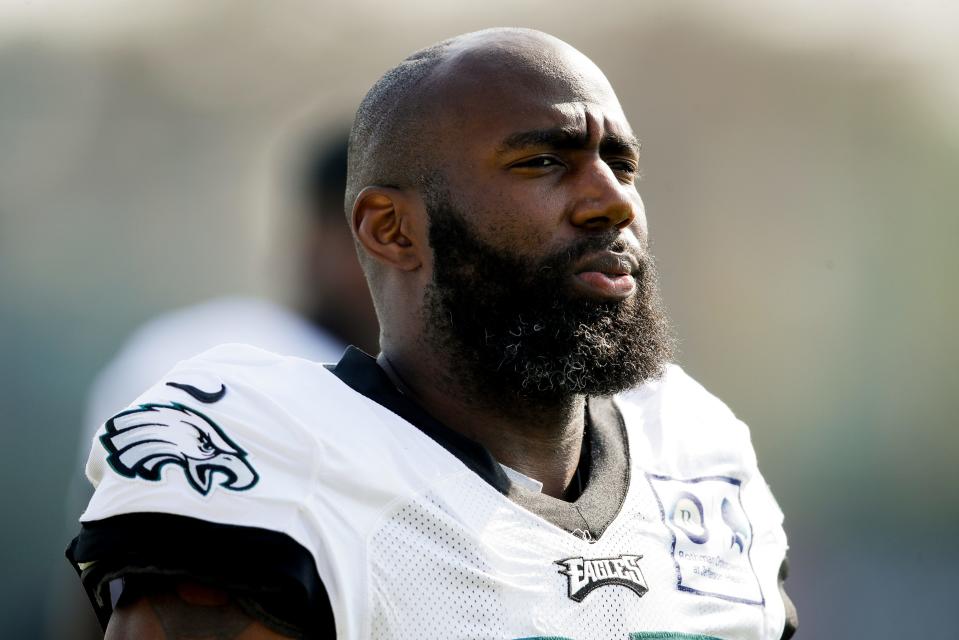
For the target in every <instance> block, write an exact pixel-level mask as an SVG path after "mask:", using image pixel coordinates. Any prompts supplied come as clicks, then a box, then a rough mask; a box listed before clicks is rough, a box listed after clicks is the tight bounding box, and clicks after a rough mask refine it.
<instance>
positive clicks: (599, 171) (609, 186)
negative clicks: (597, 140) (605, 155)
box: [570, 157, 645, 231]
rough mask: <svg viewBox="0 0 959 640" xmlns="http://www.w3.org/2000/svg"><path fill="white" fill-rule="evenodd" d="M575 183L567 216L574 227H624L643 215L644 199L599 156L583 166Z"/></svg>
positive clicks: (601, 228) (600, 229) (593, 229)
mask: <svg viewBox="0 0 959 640" xmlns="http://www.w3.org/2000/svg"><path fill="white" fill-rule="evenodd" d="M580 173H581V175H580V176H578V179H577V181H576V184H575V188H576V194H577V196H578V197H577V198H576V200H575V205H574V208H573V211H572V214H571V216H570V222H572V224H573V225H574V226H576V227H580V228H582V229H585V230H588V231H605V230H607V229H613V228H616V229H625V228H626V227H628V226H630V225H631V224H633V223H634V222H635V221H636V220H637V218H640V221H641V222H642V220H643V219H644V218H645V216H644V212H643V201H642V200H641V199H640V197H639V193H637V191H636V188H635V187H634V186H633V185H632V184H624V183H622V182H620V181H619V179H618V178H617V177H616V174H615V173H614V172H613V170H612V169H611V168H610V166H609V165H608V164H606V162H605V161H604V160H603V159H602V158H598V157H597V158H595V160H594V161H592V162H590V163H589V164H588V165H587V166H584V167H583V168H582V169H581V171H580Z"/></svg>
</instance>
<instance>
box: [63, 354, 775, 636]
mask: <svg viewBox="0 0 959 640" xmlns="http://www.w3.org/2000/svg"><path fill="white" fill-rule="evenodd" d="M170 380H175V381H176V382H178V383H183V384H189V385H194V386H196V387H198V388H201V389H204V390H214V389H216V388H218V387H219V385H220V384H223V385H225V386H226V388H227V392H226V396H225V397H224V399H223V400H221V401H219V402H216V403H213V404H207V405H201V404H200V403H198V402H196V401H195V400H193V399H192V398H191V397H190V396H189V395H187V394H186V393H184V392H182V391H180V390H178V389H175V388H172V387H170V386H167V385H166V384H165V382H167V381H170ZM141 403H155V404H160V405H164V406H169V405H171V404H172V403H179V404H182V405H186V406H188V407H190V408H191V409H196V410H199V411H202V413H203V414H204V415H205V416H207V417H208V418H209V419H210V420H211V421H212V422H213V423H215V424H216V425H217V426H218V427H219V428H220V429H222V432H223V434H225V436H227V437H228V438H229V439H231V440H232V442H233V443H235V444H236V445H238V446H239V447H240V448H242V449H243V450H244V451H245V453H246V456H247V457H246V461H247V462H248V463H249V465H251V466H252V468H253V469H255V470H256V473H257V474H258V476H259V480H258V482H257V483H256V484H255V486H252V487H249V488H244V489H243V490H231V489H230V488H228V487H225V486H214V487H213V489H212V490H211V491H210V492H209V493H208V494H206V495H202V494H201V493H200V492H199V491H197V490H195V489H194V488H192V487H191V486H190V484H189V483H188V479H187V475H186V473H184V470H183V468H182V467H178V466H176V465H173V464H170V465H167V466H166V467H165V468H164V470H163V473H162V477H161V478H160V479H159V480H158V481H150V480H145V479H142V478H139V477H138V478H132V479H130V478H126V477H123V476H121V475H119V474H118V473H116V472H115V470H114V469H112V468H111V467H110V466H109V464H108V463H107V461H106V458H107V453H108V452H107V450H106V449H105V448H104V447H103V446H102V445H101V444H100V443H99V441H95V444H94V448H93V450H92V452H91V454H90V458H89V460H88V464H87V473H88V476H89V478H90V480H91V481H92V482H93V484H94V485H95V486H97V490H96V492H95V494H94V497H93V499H92V500H91V502H90V505H89V507H88V508H87V510H86V512H85V513H84V514H83V516H82V518H81V519H82V520H83V521H94V520H101V519H104V518H107V517H110V516H113V515H118V514H124V513H134V512H161V513H170V514H180V515H185V516H192V517H196V518H202V519H205V520H208V521H212V522H218V523H229V524H237V525H244V526H253V527H261V528H266V529H270V530H275V531H279V532H282V533H285V534H287V535H289V536H290V537H292V538H293V539H294V540H296V541H297V542H299V543H300V544H302V545H303V546H304V547H305V548H307V549H308V550H309V551H310V552H311V553H312V555H313V558H314V560H315V562H316V566H317V570H318V572H319V574H320V577H321V578H322V579H323V582H324V584H325V586H326V588H327V590H328V592H329V595H330V600H331V605H332V607H333V611H334V615H335V617H336V626H337V637H338V638H342V639H361V638H377V639H383V638H409V639H414V638H415V639H417V640H419V639H425V638H436V639H441V638H442V639H443V640H448V639H450V638H464V639H465V638H474V639H475V638H513V639H515V638H538V637H563V638H570V639H572V640H590V639H597V640H600V639H602V640H610V639H622V640H627V639H628V638H630V637H633V638H644V637H645V638H652V637H655V638H660V639H666V638H676V639H682V638H687V639H692V638H696V639H700V638H703V637H710V638H720V639H722V640H777V639H778V638H779V637H780V635H781V633H782V629H783V624H784V617H785V616H784V607H783V602H782V599H781V597H780V595H779V591H778V588H777V573H778V569H779V565H780V563H781V561H782V559H783V557H784V555H785V551H786V540H785V534H784V533H783V530H782V526H781V523H782V513H781V512H780V510H779V508H778V506H777V505H776V503H775V501H774V500H773V498H772V496H771V494H770V493H769V490H768V488H767V486H766V484H765V482H764V480H763V478H762V476H761V475H760V473H759V470H758V468H757V466H756V460H755V455H754V454H753V450H752V446H751V444H750V440H749V433H748V430H747V428H746V427H745V425H743V424H742V423H741V422H739V421H738V420H736V418H735V417H734V416H733V415H732V413H731V412H730V411H729V410H728V409H727V408H726V407H725V405H723V404H722V403H721V402H720V401H719V400H717V399H716V398H714V397H713V396H711V395H710V394H708V393H707V392H706V391H705V390H703V389H702V387H700V386H699V385H698V384H697V383H695V382H694V381H693V380H691V379H690V378H689V377H688V376H687V375H686V374H685V373H684V372H683V371H682V370H681V369H680V368H678V367H675V366H673V367H670V369H669V371H668V373H667V374H666V375H665V376H664V378H663V379H662V380H660V381H658V382H656V383H652V384H648V385H645V386H643V387H641V388H639V389H637V390H635V391H633V392H630V393H627V394H625V395H623V396H621V397H619V398H618V399H617V403H618V405H619V407H620V410H621V411H622V414H623V417H624V420H625V422H626V425H627V433H628V442H629V452H630V458H631V460H630V482H629V489H628V492H627V495H626V498H625V503H624V504H623V507H622V509H621V510H620V512H619V513H618V515H617V516H616V518H615V519H614V520H613V522H612V523H611V524H610V525H609V527H608V528H607V529H606V531H605V532H604V534H603V535H602V537H601V538H600V539H599V540H598V541H594V542H592V543H590V542H587V541H586V540H583V539H581V538H579V537H577V536H574V535H572V534H570V533H568V532H566V531H563V530H561V529H559V528H557V527H556V526H554V525H552V524H550V523H549V522H547V521H545V520H543V519H542V518H540V517H538V516H536V515H534V514H533V513H531V512H529V511H527V510H525V509H523V508H522V507H520V506H518V505H516V504H515V503H513V502H512V501H510V500H509V499H508V498H506V497H505V496H503V495H501V494H500V493H499V492H497V491H496V490H495V489H494V488H493V487H491V486H490V485H488V484H487V483H486V482H484V481H483V480H482V479H481V478H480V477H479V476H477V475H476V474H475V473H473V472H472V471H470V470H469V469H468V468H467V467H466V466H465V465H464V464H463V463H461V462H460V461H459V460H458V459H456V458H455V457H454V456H452V455H451V454H450V453H448V452H447V451H446V450H445V449H443V448H442V447H440V446H439V445H438V444H437V443H435V442H434V441H432V440H431V439H430V438H428V437H427V436H426V435H424V434H423V433H422V432H421V431H419V430H418V429H417V428H416V427H414V426H412V425H410V424H409V423H407V422H405V421H404V420H402V419H401V418H399V417H398V416H396V415H395V414H393V413H392V412H390V411H388V410H387V409H385V408H383V407H381V406H380V405H378V404H376V403H374V402H372V401H370V400H369V399H367V398H366V397H364V396H362V395H360V394H358V393H357V392H355V391H353V390H352V389H351V388H350V387H348V386H347V385H345V384H344V383H343V382H341V381H340V380H339V379H337V378H336V377H335V376H334V375H333V374H332V373H330V372H329V371H327V370H326V369H324V368H323V367H322V366H320V365H318V364H316V363H313V362H309V361H307V360H303V359H298V358H290V357H280V356H276V355H273V354H270V353H267V352H264V351H261V350H258V349H254V348H252V347H246V346H241V345H225V346H221V347H217V348H215V349H213V350H211V351H208V352H207V353H205V354H203V355H201V356H198V357H195V358H193V359H191V360H188V361H186V362H182V363H180V364H179V365H177V367H175V368H174V369H173V371H171V372H170V373H169V374H167V376H165V377H164V378H163V379H162V380H161V382H160V383H159V384H158V385H156V386H155V387H153V388H152V389H150V390H149V391H147V392H146V393H145V394H143V395H142V396H141V397H140V398H139V399H138V400H137V402H136V403H135V404H134V405H133V406H134V408H136V406H137V405H139V404H141ZM100 433H101V435H102V434H104V433H105V431H104V430H103V429H101V432H100ZM221 480H222V481H226V480H228V478H227V477H226V476H222V475H220V476H217V478H216V479H215V482H218V481H221ZM680 498H681V499H680ZM697 500H698V501H700V502H701V503H702V505H703V506H702V513H701V514H699V511H697V508H692V507H690V508H686V507H688V505H690V504H693V505H694V504H695V502H696V501H697ZM724 500H725V502H723V501H724ZM684 501H685V502H684ZM724 522H725V523H727V524H722V523H724ZM704 528H705V529H706V530H709V532H710V536H709V538H708V540H706V542H704V543H702V544H701V545H700V546H699V547H690V546H689V545H690V544H696V543H694V542H691V538H689V536H690V535H692V536H693V538H696V539H700V538H698V537H697V536H700V535H705V533H704V532H703V529H704ZM203 543H204V542H202V541H198V544H203ZM212 543H214V544H215V541H213V542H212ZM690 548H696V549H700V551H701V553H698V554H691V553H689V552H687V551H685V550H687V549H690ZM679 551H683V555H682V557H679V556H678V555H677V553H678V552H679ZM637 556H641V558H639V559H638V560H635V557H637ZM623 557H627V559H625V560H624V559H622V558H623ZM579 558H581V559H583V561H584V563H585V564H588V565H589V566H590V567H594V566H595V567H600V568H599V569H596V571H607V569H606V568H605V567H611V566H612V564H610V563H611V562H612V563H613V564H616V563H618V564H617V566H619V567H625V566H626V565H627V564H629V563H633V564H632V565H630V566H638V568H639V571H634V570H631V569H628V570H624V571H627V573H626V574H623V575H625V576H626V578H623V579H622V580H620V582H619V583H617V582H615V581H613V582H610V581H608V580H607V581H605V582H603V583H602V586H598V587H597V588H595V589H594V590H592V591H591V592H589V593H588V594H586V595H585V596H584V597H583V598H582V599H581V601H576V600H574V599H573V598H571V597H570V595H571V594H570V591H572V590H578V586H577V587H576V588H575V589H574V587H573V585H580V586H581V585H582V584H585V583H586V582H584V580H586V578H584V577H583V576H582V575H578V576H577V577H576V579H575V580H574V577H573V576H567V575H565V574H564V573H563V572H564V570H567V569H564V566H567V565H562V566H561V565H558V564H557V563H559V562H561V561H568V562H569V563H570V564H569V565H568V566H579V565H577V564H576V563H577V562H578V560H577V559H579ZM630 558H632V559H630ZM590 560H593V561H599V562H593V563H589V562H588V561H590ZM581 564H582V563H581ZM590 570H591V571H592V569H590ZM608 570H609V571H614V572H615V571H618V570H619V569H615V568H613V569H608ZM567 572H573V570H571V569H569V570H567ZM640 573H641V575H640ZM711 574H712V575H711ZM590 575H592V574H590ZM600 577H606V578H609V577H614V576H611V575H606V574H600ZM627 578H628V579H627ZM626 583H629V584H630V585H631V586H629V587H627V586H625V584H626ZM641 583H644V584H645V585H646V587H648V592H646V593H645V594H643V595H642V596H640V595H639V594H638V593H637V591H641V590H642V589H641V588H640V587H639V586H638V585H639V584H641ZM757 594H758V595H759V597H758V598H754V597H753V596H756V595H757ZM753 601H755V603H754V602H753ZM652 632H656V633H659V634H667V635H646V636H644V635H642V633H652ZM630 634H635V635H633V636H630ZM668 634H673V635H668ZM683 634H688V635H683Z"/></svg>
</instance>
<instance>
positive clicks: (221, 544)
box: [67, 513, 336, 638]
mask: <svg viewBox="0 0 959 640" xmlns="http://www.w3.org/2000/svg"><path fill="white" fill-rule="evenodd" d="M67 558H68V559H69V560H70V563H71V564H72V565H73V567H74V568H75V569H76V571H77V573H78V574H79V575H80V580H81V582H82V583H83V587H84V589H85V590H86V592H87V595H88V596H89V597H90V601H91V603H92V604H93V608H94V610H95V611H96V614H97V618H98V619H99V621H100V624H101V625H102V626H103V627H104V628H106V625H107V622H109V620H110V614H111V613H112V611H113V602H114V601H115V598H116V594H114V596H113V597H111V593H110V591H111V583H114V581H115V580H117V579H122V580H124V581H126V580H133V581H134V582H137V581H139V582H140V583H141V584H142V583H143V582H144V580H145V579H147V578H150V577H153V578H158V579H169V578H188V579H190V580H196V581H198V582H204V583H207V584H211V585H215V586H217V587H220V588H223V589H226V590H228V591H230V592H231V593H232V594H234V595H236V596H237V597H239V598H242V599H247V600H252V601H253V602H255V603H256V605H257V606H256V607H255V608H256V609H259V610H261V611H262V613H263V615H264V618H265V619H264V620H263V621H264V622H265V623H267V624H268V625H269V624H273V625H275V624H276V623H277V622H278V621H280V622H281V623H282V624H284V625H288V626H290V627H292V628H298V629H302V630H303V631H304V632H306V633H307V635H308V637H319V638H333V637H335V635H336V626H335V623H334V618H333V611H332V609H331V607H330V603H329V597H328V596H327V592H326V588H325V587H324V586H323V581H322V580H321V579H320V576H319V574H318V573H317V571H316V565H315V563H314V561H313V556H312V555H311V554H310V552H309V551H307V550H306V548H304V547H303V546H302V545H300V544H299V543H297V542H296V541H295V540H293V539H292V538H290V537H289V536H287V535H286V534H282V533H279V532H276V531H271V530H268V529H260V528H257V527H241V526H236V525H226V524H217V523H212V522H207V521H205V520H198V519H196V518H189V517H186V516H179V515H172V514H165V513H133V514H124V515H118V516H113V517H111V518H106V519H104V520H97V521H93V522H84V523H82V528H81V530H80V535H79V536H77V537H76V538H74V540H73V542H72V543H71V544H70V547H69V548H68V549H67ZM86 563H93V564H91V565H89V566H84V568H82V569H81V567H80V565H81V564H83V565H86Z"/></svg>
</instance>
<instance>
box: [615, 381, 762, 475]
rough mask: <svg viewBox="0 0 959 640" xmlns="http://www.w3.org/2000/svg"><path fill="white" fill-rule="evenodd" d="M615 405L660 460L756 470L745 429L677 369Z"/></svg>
mask: <svg viewBox="0 0 959 640" xmlns="http://www.w3.org/2000/svg"><path fill="white" fill-rule="evenodd" d="M618 401H619V404H620V407H621V409H622V411H623V414H624V417H626V419H627V424H628V425H630V426H631V427H632V429H633V430H638V431H641V432H642V438H643V439H644V440H645V443H646V444H647V446H648V447H649V448H650V449H651V450H652V451H654V452H659V453H660V455H672V456H674V457H682V458H684V459H689V460H697V461H699V462H701V463H705V462H709V464H710V466H730V467H732V468H733V469H735V468H738V467H742V466H744V465H745V466H748V467H755V466H756V460H755V454H754V453H753V448H752V442H751V439H750V435H749V429H748V427H747V426H746V425H745V424H744V423H743V422H742V421H741V420H739V419H738V418H737V417H736V415H735V414H734V413H733V412H732V411H731V410H730V409H729V407H727V406H726V404H725V403H724V402H723V401H722V400H720V399H719V398H717V397H716V396H714V395H713V394H712V393H710V392H709V391H707V390H706V389H705V388H704V387H703V386H702V385H701V384H699V383H698V382H697V381H696V380H694V379H693V378H692V377H691V376H689V374H687V373H686V372H685V371H684V370H683V369H682V368H681V367H680V366H678V365H669V366H668V367H667V369H666V371H665V372H664V374H663V375H662V376H661V377H660V378H659V379H657V380H652V381H649V382H647V383H645V384H643V385H641V386H639V387H637V388H635V389H632V390H630V391H628V392H626V393H623V394H621V395H620V396H619V397H618ZM679 450H681V451H682V454H681V456H680V454H679Z"/></svg>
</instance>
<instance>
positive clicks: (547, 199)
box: [68, 29, 796, 640]
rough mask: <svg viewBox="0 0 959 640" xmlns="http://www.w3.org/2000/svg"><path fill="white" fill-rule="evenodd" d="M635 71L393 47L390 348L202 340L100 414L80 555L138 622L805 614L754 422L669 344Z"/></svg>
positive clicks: (122, 628)
mask: <svg viewBox="0 0 959 640" xmlns="http://www.w3.org/2000/svg"><path fill="white" fill-rule="evenodd" d="M638 161H639V147H638V143H637V141H636V138H635V137H634V135H633V133H632V129H631V128H630V126H629V123H628V122H627V121H626V118H625V116H624V114H623V111H622V109H621V107H620V105H619V102H618V100H617V98H616V96H615V93H614V92H613V89H612V88H611V87H610V85H609V82H608V80H607V79H606V77H605V76H604V75H603V73H602V72H601V71H600V70H599V69H598V68H597V67H596V66H595V65H594V64H593V63H592V62H591V61H590V60H589V59H588V58H586V57H585V56H584V55H583V54H582V53H580V52H579V51H577V50H575V49H573V48H572V47H571V46H569V45H568V44H566V43H564V42H562V41H560V40H558V39H556V38H554V37H552V36H549V35H546V34H543V33H540V32H536V31H531V30H525V29H492V30H486V31H481V32H476V33H471V34H466V35H463V36H458V37H456V38H452V39H450V40H447V41H444V42H441V43H438V44H436V45H433V46H431V47H429V48H427V49H424V50H422V51H419V52H417V53H414V54H413V55H411V56H410V57H408V58H407V59H406V60H404V61H403V62H401V63H400V64H399V65H398V66H396V67H394V68H393V69H391V70H390V71H388V72H387V73H386V74H385V75H384V76H383V77H381V78H380V79H379V80H378V81H377V82H376V83H375V84H374V86H373V88H372V89H370V91H369V93H368V94H367V95H366V97H365V98H364V100H363V102H362V103H361V105H360V107H359V109H358V111H357V114H356V117H355V120H354V124H353V129H352V133H351V138H350V152H349V174H348V180H347V191H346V208H347V210H348V214H349V220H350V224H351V228H352V233H353V236H354V238H355V242H356V245H357V247H358V250H359V255H360V261H361V263H362V266H363V268H364V271H365V274H366V278H367V281H368V282H369V286H370V290H371V292H372V296H373V300H374V302H375V307H376V311H377V316H378V318H379V321H380V352H379V355H378V356H377V357H376V358H374V357H372V356H368V355H366V354H365V353H363V352H362V351H360V350H359V349H355V348H351V349H348V350H347V352H346V353H345V354H344V355H343V357H342V358H341V359H340V360H339V361H338V363H337V364H336V365H327V366H321V365H318V364H315V363H312V362H309V361H306V360H301V359H295V358H289V357H283V356H280V355H276V354H272V353H269V352H266V351H262V350H259V349H255V348H253V347H244V346H238V345H227V346H223V347H218V348H215V349H213V350H210V351H208V352H206V353H205V354H202V355H200V356H197V357H195V358H193V359H191V360H189V361H186V362H183V363H181V364H179V365H178V366H177V367H176V368H174V369H173V370H172V371H170V372H169V373H168V374H166V375H165V376H163V377H162V378H160V379H159V382H158V383H157V384H156V385H155V386H154V387H152V388H151V389H149V390H148V391H147V392H146V393H144V394H142V395H141V396H140V397H139V398H138V399H137V400H136V401H135V403H134V404H133V405H131V407H130V408H129V409H127V410H126V411H123V412H121V413H119V414H117V415H116V416H114V417H113V418H111V419H109V420H108V421H107V422H106V424H105V425H104V426H103V428H102V429H101V430H100V431H99V432H98V438H97V439H96V441H95V442H94V448H93V451H92V452H91V454H90V459H89V461H88V466H87V470H88V475H89V476H90V478H91V480H92V481H93V482H94V483H95V484H96V485H97V489H96V492H95V494H94V496H93V498H92V500H91V502H90V505H89V506H88V508H87V510H86V512H85V513H84V515H83V517H82V530H81V533H80V535H79V536H78V537H77V538H76V539H75V540H74V542H73V544H72V545H71V548H70V550H69V553H68V555H69V556H70V558H71V561H72V562H73V563H74V564H75V566H76V567H77V569H78V570H79V571H80V573H81V579H82V581H83V584H84V586H85V587H86V588H87V590H88V591H89V593H90V595H91V598H92V599H93V601H94V603H95V607H96V609H97V612H98V615H99V616H100V619H101V621H102V622H103V624H104V625H106V626H107V637H109V638H127V637H137V638H163V637H186V636H191V637H192V636H196V637H201V636H211V637H212V636H216V637H218V638H228V637H230V638H232V637H243V638H280V637H319V638H330V637H334V636H335V637H339V638H370V637H372V638H444V639H447V638H479V637H483V638H490V637H496V638H526V639H527V640H531V639H532V638H547V637H550V638H557V637H563V638H573V639H578V640H586V639H589V638H602V639H604V640H608V639H610V638H622V639H624V640H625V639H626V638H646V639H649V638H662V639H665V638H671V639H674V640H692V639H694V638H695V639H698V640H708V639H724V640H730V639H732V638H736V639H763V640H775V639H778V638H789V637H790V636H792V634H793V631H794V629H795V624H796V622H795V612H794V610H793V609H792V606H791V603H789V600H788V598H787V597H786V596H785V593H784V591H783V590H782V582H783V579H784V577H785V554H786V538H785V533H784V532H783V529H782V513H781V512H780V511H779V508H778V506H777V505H776V503H775V500H774V499H773V497H772V495H771V494H770V492H769V489H768V487H767V486H766V483H765V482H764V480H763V478H762V475H761V474H760V472H759V470H758V467H757V464H756V459H755V454H754V453H753V450H752V446H751V443H750V440H749V433H748V430H747V428H746V427H745V425H743V424H742V423H741V422H739V421H738V420H737V419H736V418H735V416H734V415H733V414H732V413H731V412H730V411H729V409H727V408H726V407H725V405H723V404H722V402H720V401H719V400H718V399H716V398H715V397H713V396H711V395H710V394H709V393H708V392H706V391H705V390H704V389H703V388H702V387H700V386H699V385H698V384H697V383H696V382H694V381H693V380H692V379H691V378H689V377H688V376H687V375H686V374H685V373H684V372H683V371H682V370H681V369H680V368H679V367H678V366H676V365H672V364H669V359H670V356H671V343H672V339H671V336H670V331H669V328H668V323H667V320H666V316H665V312H664V311H663V310H662V307H661V303H660V301H659V297H658V294H657V285H656V276H655V271H654V268H653V263H652V258H651V257H650V255H649V251H648V237H647V225H646V218H645V211H644V208H643V204H642V200H641V199H640V196H639V193H638V191H637V189H636V184H635V180H636V176H637V170H638Z"/></svg>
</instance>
